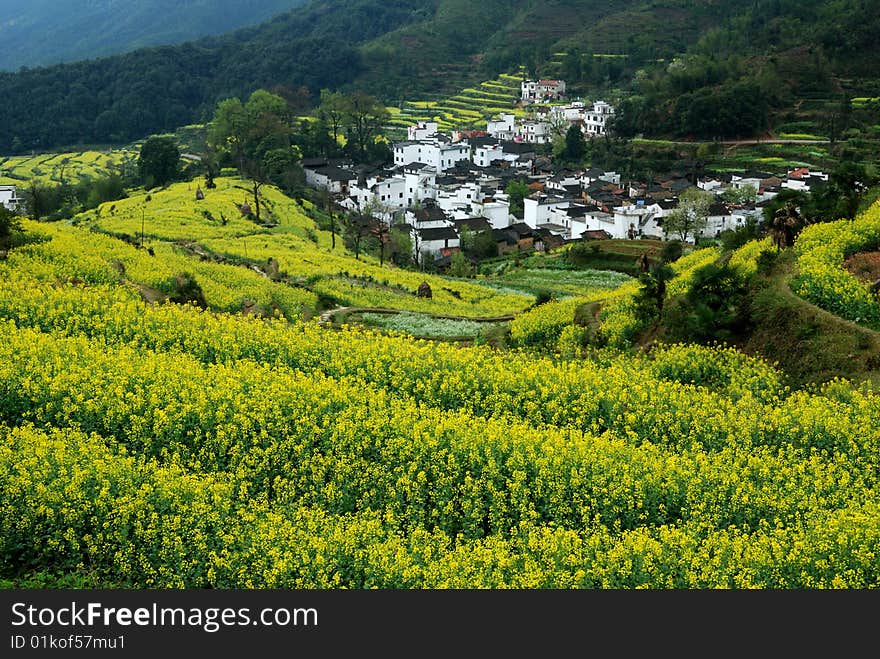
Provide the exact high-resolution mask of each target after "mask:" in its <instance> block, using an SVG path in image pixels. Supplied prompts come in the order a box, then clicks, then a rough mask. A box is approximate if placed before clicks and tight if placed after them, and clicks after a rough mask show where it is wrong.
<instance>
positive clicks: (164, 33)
mask: <svg viewBox="0 0 880 659" xmlns="http://www.w3.org/2000/svg"><path fill="white" fill-rule="evenodd" d="M304 2H306V0H235V1H232V0H128V1H126V2H120V1H119V0H88V1H87V2H76V3H73V2H57V0H0V15H2V19H0V70H4V71H15V70H17V69H19V68H20V67H23V66H24V67H29V68H33V67H36V66H48V65H51V64H58V63H61V62H73V61H77V60H85V59H95V58H97V57H106V56H108V55H115V54H118V53H124V52H128V51H131V50H136V49H138V48H145V47H149V46H160V45H165V44H174V43H181V42H183V41H190V40H192V39H195V38H198V37H204V36H208V35H217V34H223V33H224V32H229V31H230V30H234V29H237V28H240V27H245V26H248V25H256V24H258V23H262V22H263V21H265V20H267V19H269V18H271V17H273V16H275V15H276V14H280V13H282V12H285V11H289V10H290V9H292V8H294V7H296V6H298V5H301V4H303V3H304Z"/></svg>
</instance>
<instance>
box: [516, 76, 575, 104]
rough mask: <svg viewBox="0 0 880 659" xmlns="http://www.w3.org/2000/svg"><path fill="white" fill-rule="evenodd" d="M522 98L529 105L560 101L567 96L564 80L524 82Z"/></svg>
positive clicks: (521, 87) (521, 90)
mask: <svg viewBox="0 0 880 659" xmlns="http://www.w3.org/2000/svg"><path fill="white" fill-rule="evenodd" d="M520 92H521V93H520V97H521V98H522V100H524V101H526V102H528V103H535V102H541V101H558V100H559V99H560V98H562V97H563V96H565V81H564V80H546V79H545V80H523V81H522V84H521V85H520Z"/></svg>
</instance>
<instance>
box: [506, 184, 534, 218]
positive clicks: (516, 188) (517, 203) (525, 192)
mask: <svg viewBox="0 0 880 659" xmlns="http://www.w3.org/2000/svg"><path fill="white" fill-rule="evenodd" d="M504 191H505V192H506V193H507V195H508V199H509V200H510V213H511V214H512V215H517V214H519V213H521V212H522V211H523V199H525V198H526V197H528V196H529V193H530V192H531V190H530V189H529V186H528V184H526V183H525V182H524V181H520V180H519V179H514V180H512V181H511V182H510V183H508V184H507V188H506V189H505V190H504Z"/></svg>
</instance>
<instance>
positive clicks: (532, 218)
mask: <svg viewBox="0 0 880 659" xmlns="http://www.w3.org/2000/svg"><path fill="white" fill-rule="evenodd" d="M571 203H572V202H571V200H570V199H566V198H564V197H555V196H553V197H551V196H549V195H538V196H536V197H525V198H524V199H523V222H525V223H526V224H528V225H529V226H530V227H531V228H532V229H537V228H538V226H539V225H541V224H547V223H548V222H549V221H550V218H551V217H552V214H553V211H554V210H556V209H557V208H562V209H566V208H568V207H569V206H571Z"/></svg>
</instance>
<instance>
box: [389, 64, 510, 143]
mask: <svg viewBox="0 0 880 659" xmlns="http://www.w3.org/2000/svg"><path fill="white" fill-rule="evenodd" d="M521 80H522V76H521V75H513V74H507V73H502V74H501V75H500V76H498V77H497V78H495V79H494V80H487V81H486V82H483V83H480V86H479V87H476V88H475V87H466V88H464V89H462V90H461V92H459V93H458V94H456V95H455V96H452V97H451V98H447V99H441V100H427V101H404V102H403V103H402V104H401V106H400V107H396V108H394V107H392V108H388V110H389V112H391V115H392V119H391V121H390V122H389V123H390V125H391V126H396V127H400V128H405V127H407V126H412V125H414V124H415V123H417V122H419V121H436V122H437V124H438V127H439V129H440V130H441V131H451V130H477V129H485V127H486V121H487V120H489V119H491V118H492V117H495V116H497V115H499V114H501V113H502V112H512V113H513V114H515V115H517V116H523V115H524V114H525V112H524V111H523V110H522V109H521V108H516V107H514V103H515V102H516V101H517V100H518V99H519V96H520V81H521Z"/></svg>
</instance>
